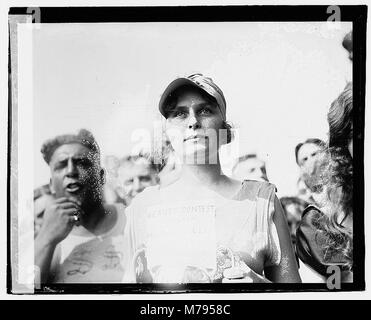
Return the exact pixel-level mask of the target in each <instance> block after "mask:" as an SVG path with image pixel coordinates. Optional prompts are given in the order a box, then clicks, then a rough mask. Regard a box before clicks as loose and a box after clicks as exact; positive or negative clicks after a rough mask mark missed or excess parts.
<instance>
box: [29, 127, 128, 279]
mask: <svg viewBox="0 0 371 320" xmlns="http://www.w3.org/2000/svg"><path fill="white" fill-rule="evenodd" d="M41 153H42V155H43V158H44V160H45V161H46V163H47V164H48V165H49V167H50V173H51V179H50V190H51V193H52V194H53V196H54V200H53V201H51V202H50V203H49V204H48V206H47V208H46V209H45V212H44V217H43V223H42V226H41V228H40V230H39V232H38V234H37V237H36V238H35V264H36V266H38V267H39V269H40V279H41V282H42V283H59V282H62V283H97V282H103V283H109V282H119V281H120V280H121V278H122V277H123V274H124V268H123V265H124V263H123V259H124V253H123V252H122V248H123V245H122V240H123V230H124V227H125V223H126V219H125V215H124V212H123V210H124V207H123V206H122V205H121V204H114V205H105V204H103V185H104V180H105V173H104V170H103V169H102V167H101V164H100V150H99V146H98V144H97V142H96V141H95V139H94V137H93V135H92V134H91V133H90V132H89V131H87V130H85V129H81V130H80V131H79V132H78V133H77V134H66V135H61V136H57V137H55V138H54V139H51V140H48V141H46V142H45V143H44V144H43V146H42V148H41Z"/></svg>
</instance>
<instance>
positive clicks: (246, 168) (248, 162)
mask: <svg viewBox="0 0 371 320" xmlns="http://www.w3.org/2000/svg"><path fill="white" fill-rule="evenodd" d="M232 174H233V177H234V178H236V179H238V180H242V181H243V180H257V181H268V177H267V171H266V168H265V162H264V161H263V160H261V159H259V158H258V156H257V155H256V154H254V153H251V154H246V155H244V156H241V157H239V158H238V159H237V161H236V163H235V165H234V166H233V169H232Z"/></svg>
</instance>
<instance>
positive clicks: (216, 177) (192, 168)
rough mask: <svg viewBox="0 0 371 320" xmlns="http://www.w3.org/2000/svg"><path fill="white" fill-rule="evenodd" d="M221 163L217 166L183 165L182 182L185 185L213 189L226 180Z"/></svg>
mask: <svg viewBox="0 0 371 320" xmlns="http://www.w3.org/2000/svg"><path fill="white" fill-rule="evenodd" d="M224 179H225V176H224V174H223V172H222V169H221V166H220V163H219V162H217V163H216V164H183V165H182V170H181V174H180V180H181V181H182V182H185V183H191V184H197V185H200V184H201V185H203V186H206V187H211V186H213V185H217V184H219V183H220V181H222V180H224Z"/></svg>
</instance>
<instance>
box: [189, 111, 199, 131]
mask: <svg viewBox="0 0 371 320" xmlns="http://www.w3.org/2000/svg"><path fill="white" fill-rule="evenodd" d="M188 128H189V129H199V128H200V123H199V122H198V119H197V117H196V116H195V114H194V113H191V114H190V115H189V120H188Z"/></svg>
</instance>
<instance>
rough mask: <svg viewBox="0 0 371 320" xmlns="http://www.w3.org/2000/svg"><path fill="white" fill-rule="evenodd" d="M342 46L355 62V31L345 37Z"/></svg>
mask: <svg viewBox="0 0 371 320" xmlns="http://www.w3.org/2000/svg"><path fill="white" fill-rule="evenodd" d="M342 45H343V47H344V48H345V49H346V50H347V51H348V52H349V59H350V60H351V61H353V31H350V32H349V33H347V34H346V35H345V37H344V39H343V42H342Z"/></svg>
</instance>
